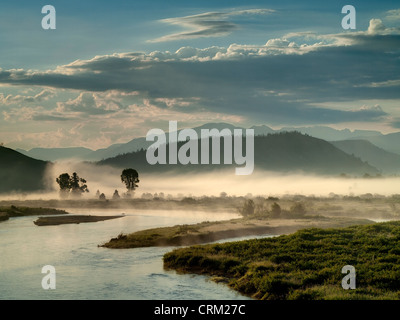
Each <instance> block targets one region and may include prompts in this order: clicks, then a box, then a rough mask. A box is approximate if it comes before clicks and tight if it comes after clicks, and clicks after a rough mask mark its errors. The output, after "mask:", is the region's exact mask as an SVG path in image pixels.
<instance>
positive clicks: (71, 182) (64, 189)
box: [56, 172, 89, 198]
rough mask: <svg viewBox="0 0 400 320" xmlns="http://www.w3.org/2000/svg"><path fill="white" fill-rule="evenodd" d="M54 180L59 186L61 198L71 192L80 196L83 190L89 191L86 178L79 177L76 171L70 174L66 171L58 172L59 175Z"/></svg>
mask: <svg viewBox="0 0 400 320" xmlns="http://www.w3.org/2000/svg"><path fill="white" fill-rule="evenodd" d="M56 182H57V183H58V185H59V186H60V194H61V197H63V198H66V197H68V195H69V194H71V193H72V194H73V195H74V196H80V195H81V194H82V193H84V192H89V189H88V187H87V185H86V180H85V179H82V178H79V176H78V174H77V173H76V172H74V173H73V174H72V176H70V175H69V174H68V173H63V174H60V175H59V177H58V178H56Z"/></svg>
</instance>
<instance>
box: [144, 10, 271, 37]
mask: <svg viewBox="0 0 400 320" xmlns="http://www.w3.org/2000/svg"><path fill="white" fill-rule="evenodd" d="M273 12H275V11H274V10H272V9H248V10H237V11H231V12H206V13H201V14H196V15H191V16H186V17H178V18H169V19H163V20H161V22H163V23H167V24H170V25H177V26H180V27H183V28H184V29H185V30H186V31H184V32H179V33H173V34H169V35H166V36H163V37H160V38H157V39H154V40H149V42H163V41H173V40H183V39H194V38H200V37H220V36H225V35H227V34H230V33H231V32H232V31H234V30H235V29H237V27H238V26H237V24H236V23H233V22H231V21H228V20H229V18H231V17H234V16H241V15H265V14H271V13H273Z"/></svg>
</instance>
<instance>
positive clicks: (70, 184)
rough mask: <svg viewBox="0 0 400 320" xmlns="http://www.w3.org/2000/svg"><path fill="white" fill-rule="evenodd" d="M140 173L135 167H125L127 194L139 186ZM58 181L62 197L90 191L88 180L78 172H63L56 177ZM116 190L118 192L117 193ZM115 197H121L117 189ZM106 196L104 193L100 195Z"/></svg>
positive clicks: (124, 175)
mask: <svg viewBox="0 0 400 320" xmlns="http://www.w3.org/2000/svg"><path fill="white" fill-rule="evenodd" d="M139 181H140V180H139V174H138V172H137V171H136V170H135V169H132V168H128V169H124V170H123V171H122V173H121V182H123V183H124V184H125V186H126V188H127V194H128V195H130V196H131V195H132V194H133V192H134V191H135V189H136V188H138V187H139V185H138V183H139ZM56 182H57V183H58V185H59V187H60V195H61V197H62V198H68V197H69V196H70V195H72V196H73V197H79V196H81V195H82V194H83V193H86V192H89V189H88V186H87V181H86V180H85V179H83V178H80V177H79V176H78V174H77V173H76V172H74V173H73V174H72V175H69V173H63V174H60V175H59V176H58V178H56ZM115 192H116V193H115ZM115 192H114V197H115V198H117V197H118V198H119V194H118V191H117V190H115ZM101 196H103V197H104V199H105V196H104V194H102V195H99V198H101Z"/></svg>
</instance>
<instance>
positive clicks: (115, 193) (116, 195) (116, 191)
mask: <svg viewBox="0 0 400 320" xmlns="http://www.w3.org/2000/svg"><path fill="white" fill-rule="evenodd" d="M112 198H113V199H114V200H116V199H119V198H121V197H120V196H119V193H118V190H115V191H114V194H113V196H112Z"/></svg>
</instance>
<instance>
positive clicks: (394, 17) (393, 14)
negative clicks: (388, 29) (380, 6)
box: [386, 9, 400, 21]
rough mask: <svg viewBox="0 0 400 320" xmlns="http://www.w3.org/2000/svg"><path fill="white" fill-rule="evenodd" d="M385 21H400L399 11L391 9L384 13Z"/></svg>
mask: <svg viewBox="0 0 400 320" xmlns="http://www.w3.org/2000/svg"><path fill="white" fill-rule="evenodd" d="M386 19H387V20H390V21H398V20H400V9H393V10H389V11H387V12H386Z"/></svg>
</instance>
